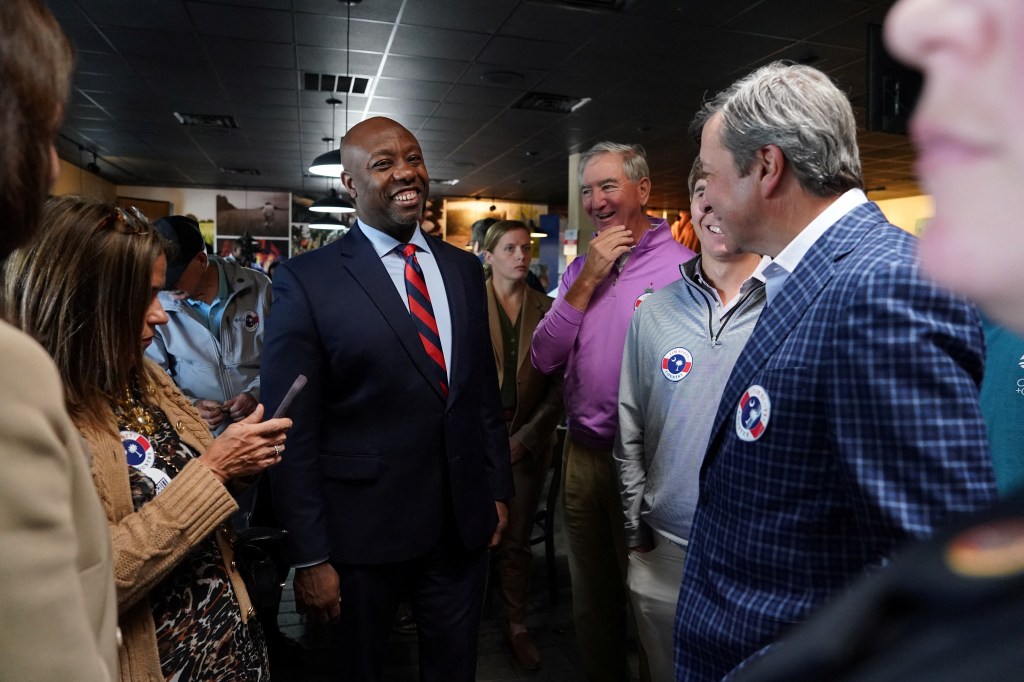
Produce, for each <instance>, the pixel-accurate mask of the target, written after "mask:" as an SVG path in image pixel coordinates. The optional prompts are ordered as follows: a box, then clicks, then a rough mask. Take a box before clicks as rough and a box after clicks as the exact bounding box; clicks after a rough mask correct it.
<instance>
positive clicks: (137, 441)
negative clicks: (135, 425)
mask: <svg viewBox="0 0 1024 682" xmlns="http://www.w3.org/2000/svg"><path fill="white" fill-rule="evenodd" d="M121 444H122V445H124V454H125V457H126V458H127V459H128V466H132V467H135V468H136V469H148V468H149V467H151V466H153V460H154V459H155V458H156V453H154V452H153V445H152V444H151V443H150V442H149V439H148V438H146V437H145V436H143V435H142V434H141V433H136V432H135V431H122V432H121Z"/></svg>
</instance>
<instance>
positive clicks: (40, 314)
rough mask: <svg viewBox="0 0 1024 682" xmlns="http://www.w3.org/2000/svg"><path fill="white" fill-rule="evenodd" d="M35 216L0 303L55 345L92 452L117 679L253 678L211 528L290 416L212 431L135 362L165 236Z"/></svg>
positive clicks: (239, 592) (143, 227) (68, 210)
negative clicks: (110, 586) (107, 548)
mask: <svg viewBox="0 0 1024 682" xmlns="http://www.w3.org/2000/svg"><path fill="white" fill-rule="evenodd" d="M42 224H43V229H42V230H41V232H40V236H39V238H38V239H37V240H36V241H35V242H33V243H32V244H31V246H29V247H28V248H26V249H23V250H21V251H17V252H15V253H14V255H12V256H11V259H10V260H9V261H8V263H7V267H6V271H5V290H4V294H5V300H6V303H7V314H8V316H9V317H10V319H11V320H12V322H13V323H15V324H17V325H18V326H20V327H21V329H22V330H23V331H25V332H26V333H28V334H30V335H32V336H34V337H35V338H36V339H38V340H39V341H40V343H42V344H43V347H44V348H46V349H47V350H48V351H49V352H50V354H51V355H52V356H53V358H54V360H55V362H56V364H57V368H58V371H59V372H60V376H61V379H62V381H63V384H64V398H65V400H66V402H67V406H68V410H69V412H70V414H71V418H72V420H73V421H74V424H75V426H76V427H77V428H78V430H79V431H80V432H81V433H82V435H83V436H84V438H85V440H86V441H87V442H88V444H89V446H90V448H91V450H92V476H93V482H94V484H95V486H96V490H97V491H98V492H99V496H100V500H101V502H102V505H103V508H104V510H105V511H106V514H107V520H108V522H109V528H110V533H111V536H112V541H113V548H114V575H115V581H116V585H117V602H118V611H119V614H120V617H119V622H120V627H121V632H122V635H123V640H124V644H123V646H122V647H121V648H120V676H121V679H122V680H124V681H125V682H128V681H129V680H142V679H146V680H150V679H174V680H176V681H178V682H184V681H185V680H197V681H198V680H203V681H204V682H209V681H211V680H222V681H224V682H228V681H234V680H252V681H255V680H265V679H267V676H268V670H267V659H266V648H265V646H264V642H263V635H262V632H261V631H260V629H259V626H258V624H257V621H256V619H255V618H252V616H253V609H252V608H251V606H250V604H249V600H248V595H247V594H246V591H245V587H244V585H243V583H242V580H241V578H240V576H239V574H238V572H237V570H236V569H235V566H234V562H233V561H232V554H231V538H230V537H229V534H228V530H227V529H226V527H225V526H224V522H225V521H226V520H227V519H228V517H229V516H230V515H231V514H232V513H233V512H234V511H235V510H236V509H237V504H236V503H235V501H234V498H233V497H232V496H231V493H230V492H229V490H228V487H227V486H228V485H232V484H235V483H237V482H238V481H239V479H241V478H244V477H248V476H252V475H254V474H258V473H259V472H261V471H262V470H263V469H265V468H266V467H268V466H271V465H273V464H276V463H277V462H278V461H280V459H281V453H282V452H283V450H284V448H283V444H284V440H285V433H284V432H285V430H286V429H287V428H288V427H289V426H290V425H291V422H290V420H288V419H273V420H269V421H266V422H263V423H259V421H260V420H261V419H262V417H263V409H262V407H257V408H256V410H255V411H254V412H253V413H252V415H250V417H249V418H247V419H246V420H243V421H242V422H240V423H237V424H232V425H231V426H229V427H228V429H227V430H226V431H225V432H224V434H223V435H221V436H220V437H218V438H217V439H216V440H214V439H213V438H212V437H211V435H210V432H209V429H207V427H206V424H205V423H204V422H203V421H202V420H201V419H200V418H199V415H198V414H197V413H196V411H195V409H194V408H193V407H192V405H191V403H190V402H189V401H188V400H187V399H186V398H185V396H183V395H182V393H181V391H179V390H178V389H177V388H176V387H175V386H174V384H173V383H172V382H171V380H170V378H169V377H168V376H167V374H166V373H165V372H163V371H162V370H161V369H160V368H159V367H158V366H157V365H156V364H155V363H153V362H151V361H150V360H147V359H145V358H144V356H143V351H144V349H145V347H146V346H148V345H149V344H150V343H151V342H152V340H153V336H154V334H155V327H156V326H157V325H160V324H163V323H165V322H166V321H167V315H166V313H165V312H164V310H163V307H162V306H161V305H160V302H159V300H157V294H158V292H159V291H160V289H161V288H162V286H163V282H164V276H165V271H166V267H167V258H166V255H165V252H164V248H165V242H164V241H163V239H162V238H161V237H160V236H159V234H157V232H156V231H155V230H154V229H153V227H152V226H151V225H150V224H149V223H148V222H146V221H145V219H143V218H142V217H141V216H139V215H138V214H135V213H131V212H126V211H124V210H122V209H120V208H117V207H115V206H113V205H111V204H106V203H102V202H99V201H96V200H90V199H83V198H80V197H73V196H69V197H60V198H56V199H51V200H49V201H48V202H47V203H46V206H45V209H44V212H43V217H42ZM53 645H54V646H56V647H58V648H59V643H57V642H54V643H53ZM69 679H78V678H77V677H76V676H74V675H72V677H70V678H69Z"/></svg>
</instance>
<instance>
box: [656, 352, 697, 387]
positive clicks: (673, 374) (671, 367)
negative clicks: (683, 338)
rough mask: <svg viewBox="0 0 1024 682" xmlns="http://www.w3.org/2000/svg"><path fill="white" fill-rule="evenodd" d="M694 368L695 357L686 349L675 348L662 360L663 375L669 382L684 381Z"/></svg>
mask: <svg viewBox="0 0 1024 682" xmlns="http://www.w3.org/2000/svg"><path fill="white" fill-rule="evenodd" d="M692 368H693V356H692V355H690V351H688V350H686V349H685V348H682V347H679V348H673V349H672V350H670V351H669V352H667V353H665V356H664V357H663V358H661V373H662V374H664V375H665V378H666V379H668V380H669V381H682V380H683V377H685V376H686V375H687V374H689V373H690V370H691V369H692Z"/></svg>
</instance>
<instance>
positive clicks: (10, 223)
mask: <svg viewBox="0 0 1024 682" xmlns="http://www.w3.org/2000/svg"><path fill="white" fill-rule="evenodd" d="M73 67H74V64H73V59H72V54H71V47H70V45H69V44H68V41H67V39H66V38H65V36H64V34H63V32H62V31H61V29H60V27H59V26H58V25H57V22H56V20H55V19H54V18H53V16H51V15H50V13H49V12H48V11H47V10H46V8H45V7H44V6H43V4H42V3H41V2H36V1H35V0H4V2H3V3H0V140H2V141H3V144H4V153H3V155H2V156H0V215H3V223H2V227H0V261H2V260H3V259H5V258H6V257H7V256H8V254H10V253H11V251H13V250H14V249H15V248H17V247H19V246H21V245H22V244H24V243H25V242H26V241H28V240H29V239H30V238H31V237H32V236H33V235H34V234H35V233H36V231H37V228H38V227H39V214H40V211H41V209H42V205H43V200H44V199H45V198H46V193H47V191H48V190H49V189H50V187H52V186H53V183H54V182H55V181H56V179H57V174H58V173H59V162H58V160H57V152H56V150H55V148H54V138H55V136H56V134H57V130H58V129H59V128H60V123H61V120H62V119H63V117H64V107H65V103H66V100H67V94H68V86H69V84H70V81H71V72H72V69H73ZM61 256H62V254H61V252H59V251H58V252H57V253H54V254H52V256H51V257H52V258H53V259H54V260H55V261H60V259H61ZM5 317H6V315H5ZM0 376H3V381H4V387H3V391H2V392H0V677H3V678H4V679H10V680H34V681H38V682H63V681H64V680H83V681H85V682H99V681H107V682H109V681H110V680H113V679H116V677H117V641H116V630H117V612H116V602H115V596H114V575H113V563H112V554H111V550H110V535H109V533H108V532H107V524H106V520H105V518H104V516H103V510H102V508H101V507H100V503H99V500H98V499H97V496H96V491H95V489H94V488H93V486H92V482H91V480H90V478H89V461H88V455H87V454H86V452H85V450H84V447H83V443H82V440H81V437H80V436H79V435H78V433H77V431H76V429H75V427H74V425H73V424H72V423H71V420H70V419H69V418H68V415H67V413H66V412H65V409H64V397H63V394H62V392H61V386H60V378H59V376H58V375H57V370H56V368H55V367H54V366H53V361H52V360H51V359H50V358H49V357H47V355H46V353H45V352H44V351H43V349H42V348H40V347H39V344H37V343H36V342H34V341H33V340H32V339H31V338H29V336H27V335H26V334H24V333H22V332H20V331H18V330H17V329H15V328H14V327H12V326H11V325H9V324H7V323H6V322H0Z"/></svg>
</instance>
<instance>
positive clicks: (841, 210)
mask: <svg viewBox="0 0 1024 682" xmlns="http://www.w3.org/2000/svg"><path fill="white" fill-rule="evenodd" d="M867 202H868V198H867V195H865V194H864V192H863V191H862V190H860V189H851V190H847V191H846V192H845V193H844V194H842V195H840V196H839V198H838V199H836V200H835V201H833V202H832V203H831V204H829V206H828V207H827V208H826V209H825V210H824V211H822V212H821V213H819V214H818V217H816V218H815V219H814V220H812V221H811V222H810V224H809V225H808V226H807V227H805V228H804V229H803V230H802V231H801V232H800V234H798V235H797V236H796V238H794V239H793V241H791V242H790V243H789V244H787V245H786V248H784V249H782V251H781V252H779V255H778V256H776V257H775V259H774V260H773V261H772V263H773V264H774V265H775V266H778V268H779V269H782V270H785V271H786V272H793V271H794V270H796V266H798V265H800V261H801V260H803V257H804V256H805V255H806V254H807V252H808V251H810V250H811V247H812V246H814V244H815V243H816V242H817V241H818V240H819V239H821V236H822V235H823V234H825V232H827V231H828V228H830V227H832V226H833V225H835V224H836V223H837V222H839V219H840V218H842V217H843V216H844V215H846V214H847V213H849V212H850V211H852V210H853V209H855V208H856V207H858V206H860V205H861V204H866V203H867ZM773 269H775V268H773Z"/></svg>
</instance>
